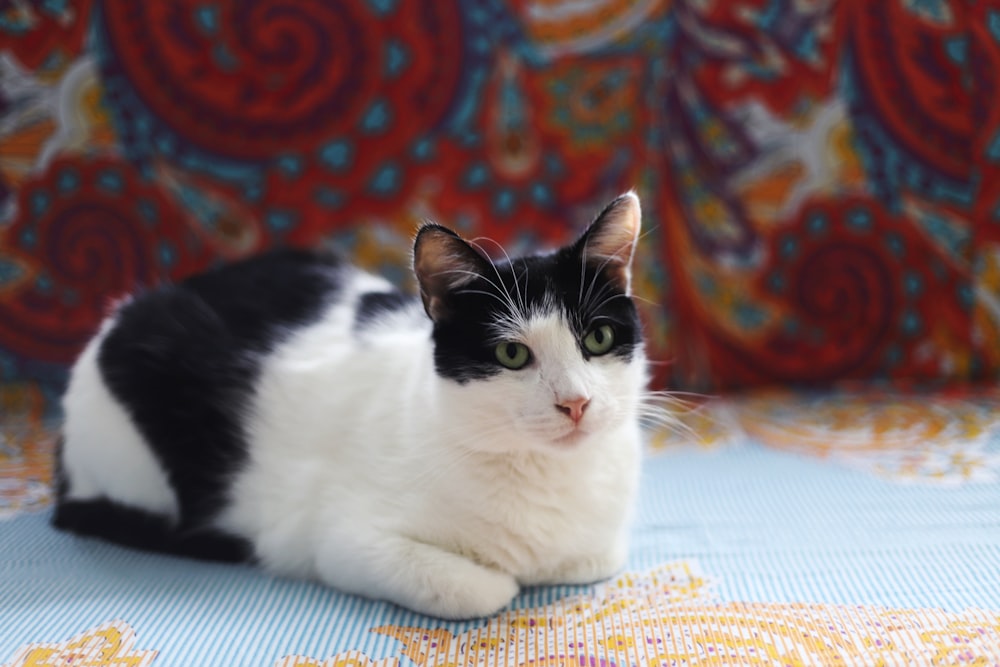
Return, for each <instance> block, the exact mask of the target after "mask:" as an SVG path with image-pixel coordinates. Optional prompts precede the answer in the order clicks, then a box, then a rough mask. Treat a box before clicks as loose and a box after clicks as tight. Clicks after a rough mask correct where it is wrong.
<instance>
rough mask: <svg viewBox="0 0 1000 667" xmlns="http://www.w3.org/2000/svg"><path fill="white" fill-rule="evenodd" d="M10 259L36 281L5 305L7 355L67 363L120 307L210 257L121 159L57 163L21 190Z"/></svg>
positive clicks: (1, 309)
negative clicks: (116, 304) (18, 260)
mask: <svg viewBox="0 0 1000 667" xmlns="http://www.w3.org/2000/svg"><path fill="white" fill-rule="evenodd" d="M20 195H21V196H20V206H21V208H22V209H23V210H26V211H31V212H32V213H33V215H30V216H27V215H26V216H24V217H22V218H21V219H20V220H18V222H16V223H15V224H14V225H12V226H10V227H8V228H6V229H4V230H3V235H2V237H0V244H2V247H3V248H4V252H5V253H10V254H12V255H14V256H21V257H24V258H25V261H26V262H28V263H30V265H31V266H32V267H34V275H33V276H32V277H33V280H32V281H30V282H29V283H28V284H27V285H25V286H24V287H23V288H22V289H21V290H19V291H17V292H16V293H15V294H14V295H12V296H11V297H9V298H6V299H4V300H3V301H2V302H0V321H3V322H4V326H3V327H0V346H4V347H7V348H10V349H16V350H19V351H22V353H23V354H25V355H29V356H31V357H34V358H36V359H44V360H49V361H55V362H59V363H68V362H69V361H71V360H72V359H73V358H74V356H75V355H76V354H77V353H78V352H79V350H80V348H81V347H82V345H83V343H84V342H85V341H86V340H87V338H89V337H90V336H91V335H92V334H93V332H94V329H95V327H96V326H97V324H98V322H99V321H100V319H101V318H102V316H103V315H104V314H105V313H106V311H107V308H108V307H109V305H110V304H111V303H112V301H113V300H114V299H116V298H120V297H122V296H125V295H126V294H128V293H129V292H131V291H133V290H135V289H136V288H137V287H140V286H150V285H154V284H156V283H158V282H160V281H161V280H165V279H177V278H180V277H183V276H184V275H187V274H190V273H193V272H194V271H197V270H200V269H203V268H205V267H206V266H207V265H208V260H209V259H210V256H209V255H208V253H206V252H205V250H206V249H205V247H204V246H203V245H202V244H200V243H199V242H198V240H197V239H196V238H195V237H194V235H193V234H192V233H191V231H190V229H189V228H188V225H187V224H186V223H185V215H184V213H183V212H182V211H181V210H180V209H179V208H178V206H177V204H176V203H175V202H173V201H171V200H170V199H169V198H168V197H166V196H165V193H164V192H163V191H162V190H160V189H159V188H158V187H157V186H156V185H155V184H154V183H148V182H142V181H140V180H138V179H137V178H136V176H135V174H134V172H133V171H132V170H131V169H130V167H129V165H128V164H126V163H122V162H119V161H117V160H109V159H98V160H86V161H77V160H72V159H69V160H58V161H56V162H54V163H53V164H52V165H51V167H50V168H49V170H48V171H47V172H46V173H45V174H43V175H42V176H41V177H40V178H38V179H36V180H33V181H31V182H29V183H27V184H25V186H24V187H23V188H22V189H21V192H20Z"/></svg>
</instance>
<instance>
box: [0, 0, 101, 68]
mask: <svg viewBox="0 0 1000 667" xmlns="http://www.w3.org/2000/svg"><path fill="white" fill-rule="evenodd" d="M92 3H93V0H80V1H79V2H72V3H67V5H66V6H65V7H60V4H59V3H48V2H45V0H20V1H15V0H0V16H2V17H3V18H4V19H5V20H4V23H3V24H0V52H3V51H10V52H11V53H13V55H14V57H15V58H16V59H17V60H18V62H19V63H20V64H21V65H23V66H24V67H26V68H28V69H31V70H34V69H38V68H41V67H43V66H45V65H47V64H52V61H53V60H56V61H57V63H56V64H62V65H65V64H67V63H69V62H70V61H71V60H72V59H73V58H75V57H76V56H77V55H78V54H79V53H80V51H81V50H82V48H83V42H84V38H85V37H86V34H87V28H88V26H89V21H90V11H91V5H92Z"/></svg>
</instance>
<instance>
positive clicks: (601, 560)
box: [520, 544, 627, 586]
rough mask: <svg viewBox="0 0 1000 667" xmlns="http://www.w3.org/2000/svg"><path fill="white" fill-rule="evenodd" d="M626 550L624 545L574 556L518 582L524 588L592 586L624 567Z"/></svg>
mask: <svg viewBox="0 0 1000 667" xmlns="http://www.w3.org/2000/svg"><path fill="white" fill-rule="evenodd" d="M626 555H627V549H626V547H625V545H624V544H619V545H615V546H614V547H613V548H611V549H608V550H606V551H601V552H598V553H591V554H586V555H581V556H574V557H572V558H567V559H565V560H563V561H560V562H559V563H557V564H556V565H554V566H552V567H549V568H543V569H542V570H540V571H538V572H534V573H532V574H531V575H530V576H528V577H522V578H521V579H520V582H521V583H522V584H523V585H525V586H533V585H541V584H549V585H552V584H593V583H596V582H598V581H604V580H605V579H610V578H611V577H612V576H614V575H616V574H618V573H619V572H620V571H621V569H622V568H623V567H624V566H625V560H626Z"/></svg>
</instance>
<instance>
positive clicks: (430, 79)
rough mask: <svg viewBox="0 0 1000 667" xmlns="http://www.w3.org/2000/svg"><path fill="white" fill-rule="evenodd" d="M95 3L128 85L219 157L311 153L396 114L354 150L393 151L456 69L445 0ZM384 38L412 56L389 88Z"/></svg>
mask: <svg viewBox="0 0 1000 667" xmlns="http://www.w3.org/2000/svg"><path fill="white" fill-rule="evenodd" d="M102 9H103V12H102V14H103V17H104V29H105V30H106V31H107V37H108V45H109V48H110V49H112V50H113V52H114V62H115V64H116V66H118V67H120V68H121V69H122V72H121V73H122V75H123V76H124V77H125V78H127V80H128V81H129V83H130V84H131V85H132V86H134V89H135V94H136V95H138V96H139V97H140V98H142V100H143V101H144V102H145V103H146V104H147V105H148V107H149V109H150V110H151V111H152V113H154V114H155V115H156V116H157V117H159V118H161V119H163V120H164V121H165V122H167V123H168V124H170V126H171V127H172V128H173V129H174V131H175V132H177V133H178V134H179V135H181V136H182V137H183V138H184V139H185V140H187V141H190V142H191V143H192V144H194V145H195V146H197V147H199V148H202V149H204V150H206V151H209V152H211V153H213V154H218V155H223V156H229V157H236V158H246V159H252V160H265V159H268V158H270V157H273V156H274V155H275V154H278V153H282V152H288V151H309V150H312V149H314V148H315V147H316V146H317V145H318V144H319V143H321V142H322V141H324V140H325V139H329V138H332V137H336V136H339V135H346V134H348V133H351V132H354V131H356V130H357V129H358V126H359V124H363V123H364V120H365V117H366V116H370V117H371V118H373V121H372V122H373V123H377V122H378V119H377V116H378V115H379V114H380V113H399V114H405V117H404V118H402V119H401V120H402V121H403V122H398V123H395V124H392V125H391V128H392V130H393V131H392V132H390V133H383V132H382V131H381V129H382V128H381V127H380V126H379V127H376V126H374V125H373V126H371V127H370V128H369V129H368V130H367V131H368V133H369V134H370V135H371V138H370V139H369V140H368V141H367V142H366V143H365V145H364V146H363V148H359V149H358V152H359V153H363V154H366V155H367V154H369V153H370V152H375V153H378V154H380V155H391V154H394V153H395V152H398V151H400V150H401V149H402V148H403V147H405V145H406V143H407V141H408V140H409V139H412V137H413V135H414V133H415V132H416V131H419V130H421V129H424V128H426V127H427V126H428V125H431V124H433V123H435V122H437V121H438V120H440V117H441V114H442V112H443V110H444V107H445V106H446V105H447V104H448V102H449V100H450V89H451V88H453V87H454V86H455V85H456V78H457V76H458V69H459V63H458V62H456V61H455V59H454V55H455V54H456V53H458V52H460V51H461V47H460V45H459V44H458V36H459V34H460V33H459V26H458V17H457V10H456V8H455V7H454V5H453V4H452V3H450V2H436V3H430V4H426V5H424V6H421V4H420V3H400V4H399V7H398V9H399V10H400V11H399V12H397V13H395V14H393V15H392V18H391V19H390V20H380V19H379V17H378V16H377V14H376V13H375V11H374V10H373V9H372V7H371V6H370V5H369V4H368V3H366V2H363V0H348V1H345V2H336V3H331V2H323V1H322V0H299V1H296V2H287V1H283V0H247V1H246V2H239V3H236V2H227V3H218V4H217V5H206V4H205V3H203V2H200V1H199V0H183V1H182V2H170V3H158V2H150V3H145V2H143V3H138V2H132V1H131V0H105V2H104V3H103V6H102ZM213 9H214V10H215V11H214V12H213V11H212V10H213ZM206 11H207V12H208V13H206ZM199 17H200V19H201V21H202V22H201V23H199ZM390 44H391V45H394V46H395V48H396V49H399V50H402V51H405V52H406V53H407V54H411V55H412V56H413V58H414V62H413V64H412V66H411V67H409V68H408V69H407V70H406V76H404V77H402V78H400V79H399V80H397V81H394V82H393V85H392V86H391V87H387V86H384V85H380V83H381V82H382V80H383V77H382V72H383V70H384V69H385V68H386V67H387V57H388V55H387V54H388V50H387V47H388V46H389V45H390ZM380 105H382V107H380ZM387 126H388V125H387Z"/></svg>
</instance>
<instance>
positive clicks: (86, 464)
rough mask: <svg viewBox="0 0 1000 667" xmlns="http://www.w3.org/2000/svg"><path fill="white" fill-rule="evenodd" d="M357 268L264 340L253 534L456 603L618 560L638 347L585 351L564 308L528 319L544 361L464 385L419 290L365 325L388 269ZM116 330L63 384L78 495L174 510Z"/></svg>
mask: <svg viewBox="0 0 1000 667" xmlns="http://www.w3.org/2000/svg"><path fill="white" fill-rule="evenodd" d="M345 280H348V281H349V282H348V286H347V288H345V289H344V290H342V291H341V293H340V298H339V300H338V301H337V302H336V303H333V304H331V305H330V306H329V307H328V309H327V310H326V312H325V315H324V316H323V317H322V319H321V320H320V321H319V322H317V323H315V324H313V325H311V326H308V327H306V328H304V329H302V330H299V331H298V332H296V333H294V334H293V335H292V336H291V338H289V339H288V340H286V341H285V342H284V343H282V344H281V345H280V346H278V348H277V349H276V350H275V351H274V352H273V353H272V354H270V355H269V356H268V357H267V358H266V359H265V361H264V366H263V369H262V373H261V376H260V380H259V384H258V389H257V393H256V397H255V400H254V402H253V405H252V409H251V410H250V411H249V417H248V418H249V426H248V428H247V433H248V434H249V435H248V437H249V439H250V443H249V451H250V460H249V464H248V465H247V467H246V468H245V470H243V471H241V472H240V473H239V474H238V475H237V477H236V479H235V481H234V485H233V488H232V492H231V494H230V498H231V505H230V506H229V507H228V509H227V510H226V511H225V512H224V513H223V514H222V515H221V516H220V517H219V519H218V522H217V523H218V526H219V527H220V528H222V529H224V530H227V531H230V532H232V533H235V534H237V535H241V536H244V537H246V538H248V539H249V540H250V541H251V542H252V543H253V545H254V548H255V552H256V555H257V556H258V558H259V559H260V561H261V562H262V563H263V565H264V566H265V567H266V568H267V569H269V570H271V571H273V572H276V573H281V574H287V575H292V576H297V577H308V578H318V579H321V580H323V581H325V582H326V583H328V584H330V585H332V586H334V587H336V588H338V589H341V590H344V591H348V592H354V593H359V594H362V595H366V596H370V597H376V598H383V599H387V600H391V601H393V602H396V603H398V604H400V605H403V606H406V607H409V608H412V609H415V610H418V611H421V612H424V613H428V614H432V615H435V616H440V617H445V618H470V617H477V616H484V615H488V614H491V613H493V612H496V611H497V610H499V609H501V608H503V607H504V606H505V605H507V604H508V603H509V602H510V600H511V599H512V597H513V596H514V595H516V594H517V592H518V589H519V586H520V585H522V584H538V583H586V582H592V581H595V580H599V579H602V578H606V577H608V576H610V575H611V574H613V573H614V572H615V571H616V570H618V569H619V568H620V567H621V566H622V564H623V562H624V559H625V555H626V538H627V527H628V515H629V511H630V507H631V505H632V501H633V498H634V495H635V492H636V486H637V476H638V464H639V449H640V434H639V428H638V420H637V411H638V403H639V400H640V393H641V390H642V388H643V387H644V384H645V381H646V376H645V361H644V358H643V356H642V352H641V350H637V351H636V358H635V359H633V361H632V362H631V363H628V364H626V363H625V362H623V361H621V360H620V359H617V358H615V357H613V356H612V355H609V356H606V357H596V358H593V359H591V360H590V361H589V362H585V361H584V360H583V358H582V356H581V353H580V351H579V348H578V343H577V341H576V340H575V339H574V337H573V335H572V334H571V333H570V329H569V328H568V327H567V325H566V322H565V319H564V315H563V314H562V313H561V312H559V311H558V310H557V309H554V308H552V309H549V310H548V311H545V312H540V313H530V314H528V315H527V316H525V317H524V318H522V323H521V327H520V329H519V331H517V332H516V333H517V334H518V336H519V338H520V340H521V341H522V342H524V343H525V344H527V345H528V346H529V347H530V348H531V350H532V352H533V354H534V357H535V363H534V364H532V365H531V366H529V367H527V368H525V369H522V370H519V371H504V372H502V373H501V374H500V375H498V376H496V377H493V378H490V379H485V380H473V381H470V382H468V383H466V384H464V385H460V384H459V383H457V382H454V381H452V380H446V379H442V378H441V377H440V376H438V375H437V373H436V372H435V370H434V367H433V351H432V343H431V337H430V327H431V323H430V321H429V320H428V319H427V317H426V315H425V314H424V313H423V311H422V309H421V308H420V306H419V304H417V305H415V306H414V308H413V309H412V310H410V311H408V312H405V313H402V314H400V313H395V314H392V315H390V316H388V317H387V318H386V321H385V322H382V323H375V324H374V325H372V326H369V327H367V328H366V329H365V330H364V332H362V334H360V335H359V334H358V332H357V331H356V330H354V328H353V322H354V307H355V304H356V302H357V297H358V295H359V294H360V293H362V292H364V291H370V290H376V291H380V290H382V289H384V288H385V287H386V286H387V283H385V282H384V281H382V280H381V279H378V278H374V277H372V276H369V275H367V274H363V273H360V272H357V273H356V274H353V277H352V276H351V275H348V276H345ZM390 319H391V320H392V322H391V325H390V324H389V320H390ZM109 326H111V323H108V324H107V325H106V326H105V329H104V330H105V331H106V330H107V329H108V327H109ZM508 326H509V325H508ZM508 333H510V332H508ZM100 339H101V337H98V339H96V340H95V341H94V342H93V343H91V345H90V346H89V347H88V348H87V351H86V352H85V353H84V355H83V356H82V357H81V359H80V361H79V363H78V365H77V367H76V369H75V370H74V373H73V379H72V381H71V384H70V388H69V392H68V394H67V397H66V400H65V407H66V417H67V423H66V436H67V440H66V450H65V451H66V459H65V460H66V463H67V469H68V472H69V473H70V477H71V479H72V480H73V481H72V487H71V491H70V495H71V497H90V496H93V495H96V494H98V493H103V494H106V495H108V496H109V497H111V498H113V499H116V500H120V501H123V502H126V503H129V504H132V505H135V506H138V507H142V508H145V509H148V510H151V511H160V512H164V513H167V514H169V515H171V516H175V515H176V512H177V507H176V501H175V499H174V498H173V495H172V493H171V492H170V490H169V487H167V486H166V480H165V479H164V478H163V474H162V473H161V472H159V469H158V468H157V467H156V466H155V464H154V463H153V459H152V457H151V456H150V454H149V449H148V447H147V446H146V444H145V443H144V442H143V440H142V438H141V437H140V436H139V434H138V433H137V432H136V431H135V428H134V427H133V426H132V425H131V423H130V422H129V421H128V419H127V417H126V416H125V414H124V412H123V411H122V409H121V407H120V406H118V404H117V403H116V402H115V401H114V400H113V399H112V397H111V395H110V394H109V392H108V391H107V389H106V388H105V387H104V384H103V382H102V381H101V379H100V378H99V376H98V372H97V368H96V364H95V356H96V346H97V345H98V344H99V341H100ZM576 397H583V398H588V399H590V405H589V406H588V408H587V410H586V412H585V413H584V415H583V418H582V419H581V421H580V425H579V429H578V430H576V431H573V423H572V421H571V420H570V418H569V417H568V416H567V415H565V414H563V413H561V412H560V411H559V410H558V409H557V408H556V403H558V402H559V401H560V400H568V399H571V398H576Z"/></svg>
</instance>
